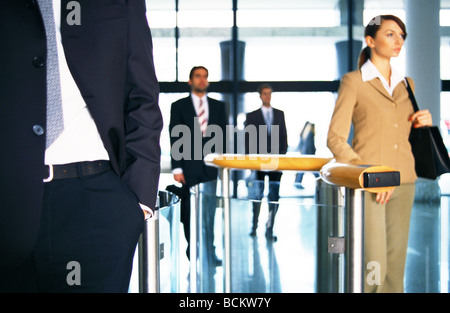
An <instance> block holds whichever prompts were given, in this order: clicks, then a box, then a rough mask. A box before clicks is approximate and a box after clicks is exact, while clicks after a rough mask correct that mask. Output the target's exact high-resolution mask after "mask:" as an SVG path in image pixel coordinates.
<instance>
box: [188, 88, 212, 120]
mask: <svg viewBox="0 0 450 313" xmlns="http://www.w3.org/2000/svg"><path fill="white" fill-rule="evenodd" d="M191 98H192V103H193V104H194V109H195V113H196V114H197V116H199V114H198V113H199V108H200V97H199V96H197V95H195V94H193V93H191ZM201 99H202V101H203V104H202V106H203V109H204V110H205V116H206V121H207V122H208V120H209V105H208V98H207V97H206V95H203V96H202V97H201Z"/></svg>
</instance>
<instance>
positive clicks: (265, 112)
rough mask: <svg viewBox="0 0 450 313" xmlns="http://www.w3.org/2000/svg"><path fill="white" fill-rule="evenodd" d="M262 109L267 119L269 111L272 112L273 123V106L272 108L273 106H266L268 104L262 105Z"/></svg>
mask: <svg viewBox="0 0 450 313" xmlns="http://www.w3.org/2000/svg"><path fill="white" fill-rule="evenodd" d="M261 111H262V114H263V117H264V120H265V119H266V114H267V112H270V116H271V117H272V123H273V108H272V106H270V107H266V106H264V105H262V106H261Z"/></svg>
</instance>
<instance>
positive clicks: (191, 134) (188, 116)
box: [169, 96, 228, 187]
mask: <svg viewBox="0 0 450 313" xmlns="http://www.w3.org/2000/svg"><path fill="white" fill-rule="evenodd" d="M208 105H209V118H208V129H212V128H211V126H216V127H217V126H218V127H220V129H221V131H219V132H218V133H212V134H211V136H209V137H208V136H205V137H203V138H202V137H201V133H200V126H199V124H198V123H197V120H195V119H194V118H195V117H197V114H196V113H195V108H194V104H193V103H192V98H191V96H188V97H186V98H183V99H180V100H178V101H176V102H174V103H172V107H171V111H170V123H169V132H170V144H171V147H172V151H171V163H172V169H174V168H182V169H183V174H184V178H185V180H186V186H188V187H190V186H194V185H196V184H198V183H200V182H205V181H209V180H214V179H217V169H216V168H214V167H211V166H207V165H205V163H204V162H203V158H204V156H205V155H204V152H205V151H204V148H205V146H206V150H208V151H206V153H208V152H210V153H225V149H226V146H225V145H226V141H225V138H226V125H227V120H228V118H227V117H228V115H227V114H226V109H225V103H223V102H221V101H218V100H215V99H212V98H209V97H208ZM176 126H179V127H176ZM174 128H175V132H174ZM177 129H178V130H180V131H181V133H178V132H177ZM183 129H184V130H188V134H187V135H183V134H185V133H186V132H183ZM196 143H198V145H196ZM213 143H216V144H214V145H213ZM180 144H181V146H180ZM210 147H211V149H209V148H210ZM196 148H197V149H196ZM200 148H201V151H200ZM186 149H188V150H186ZM189 150H190V151H189ZM209 150H210V151H209ZM179 152H184V154H183V157H181V158H180V156H179V154H180V153H179Z"/></svg>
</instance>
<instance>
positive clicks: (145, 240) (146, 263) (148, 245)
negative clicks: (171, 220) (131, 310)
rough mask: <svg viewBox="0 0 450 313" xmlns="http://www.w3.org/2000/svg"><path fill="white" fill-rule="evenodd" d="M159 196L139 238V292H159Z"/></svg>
mask: <svg viewBox="0 0 450 313" xmlns="http://www.w3.org/2000/svg"><path fill="white" fill-rule="evenodd" d="M159 203H160V200H159V197H158V200H157V205H156V207H155V211H154V213H153V216H152V217H151V218H149V219H147V220H146V221H145V227H144V231H143V232H142V234H141V236H140V238H139V292H140V293H159V292H160V276H159V270H160V268H159V260H160V251H159V249H160V245H159Z"/></svg>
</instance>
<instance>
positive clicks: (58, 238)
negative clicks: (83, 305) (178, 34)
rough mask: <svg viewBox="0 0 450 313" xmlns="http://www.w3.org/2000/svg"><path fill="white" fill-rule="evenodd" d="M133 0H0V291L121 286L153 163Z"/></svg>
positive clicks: (151, 195)
mask: <svg viewBox="0 0 450 313" xmlns="http://www.w3.org/2000/svg"><path fill="white" fill-rule="evenodd" d="M145 10H146V8H145V1H144V0H134V1H126V0H115V1H101V0H78V1H71V2H70V3H69V0H61V1H46V0H19V1H18V0H1V1H0V30H1V36H0V46H1V47H2V49H0V59H1V60H3V62H1V63H0V73H1V74H0V86H2V87H1V90H0V123H1V125H2V127H1V130H0V142H1V144H2V154H1V156H0V291H6V292H9V291H11V292H15V291H28V292H127V291H128V285H129V281H130V276H131V270H132V264H133V256H134V251H135V248H136V244H137V241H138V238H139V235H140V233H141V231H142V230H143V226H144V217H145V215H151V212H152V210H153V209H154V208H155V204H156V199H157V188H158V181H159V173H160V154H161V152H160V147H159V138H160V133H161V129H162V117H161V113H160V109H159V105H158V94H159V87H158V82H157V79H156V76H155V71H154V64H153V55H152V38H151V34H150V29H149V27H148V24H147V20H146V16H145ZM55 112H59V113H55ZM53 120H56V121H57V122H56V124H58V125H60V126H57V127H54V126H53V125H54V124H53ZM54 130H58V131H57V133H55V131H54ZM54 134H56V136H53V135H54ZM50 138H53V139H50Z"/></svg>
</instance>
